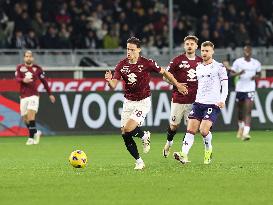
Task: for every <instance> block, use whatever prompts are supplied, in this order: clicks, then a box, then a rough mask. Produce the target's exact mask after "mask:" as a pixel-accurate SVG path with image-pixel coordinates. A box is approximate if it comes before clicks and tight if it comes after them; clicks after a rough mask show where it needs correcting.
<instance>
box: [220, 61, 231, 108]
mask: <svg viewBox="0 0 273 205" xmlns="http://www.w3.org/2000/svg"><path fill="white" fill-rule="evenodd" d="M219 78H220V80H221V91H222V92H221V95H220V102H218V103H217V105H218V106H219V108H224V107H225V102H226V99H227V96H228V76H227V71H226V68H225V67H224V66H222V67H221V68H220V69H219Z"/></svg>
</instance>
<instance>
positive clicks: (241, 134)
mask: <svg viewBox="0 0 273 205" xmlns="http://www.w3.org/2000/svg"><path fill="white" fill-rule="evenodd" d="M236 137H237V138H238V139H242V138H243V128H239V129H238V132H237V135H236Z"/></svg>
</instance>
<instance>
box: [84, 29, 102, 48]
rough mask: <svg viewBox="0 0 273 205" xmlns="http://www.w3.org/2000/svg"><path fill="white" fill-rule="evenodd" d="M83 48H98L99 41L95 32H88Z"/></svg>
mask: <svg viewBox="0 0 273 205" xmlns="http://www.w3.org/2000/svg"><path fill="white" fill-rule="evenodd" d="M84 43H85V44H84V48H88V49H95V48H98V47H99V41H98V38H97V35H96V32H95V31H92V30H89V31H88V32H87V35H86V36H85V38H84Z"/></svg>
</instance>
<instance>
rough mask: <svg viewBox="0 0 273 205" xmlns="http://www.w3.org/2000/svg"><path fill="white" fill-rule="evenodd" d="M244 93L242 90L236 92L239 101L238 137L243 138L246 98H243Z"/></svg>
mask: <svg viewBox="0 0 273 205" xmlns="http://www.w3.org/2000/svg"><path fill="white" fill-rule="evenodd" d="M243 94H244V93H241V92H238V93H237V94H236V102H237V111H238V131H237V135H236V137H237V138H238V139H241V138H242V136H243V130H244V126H245V123H244V100H243Z"/></svg>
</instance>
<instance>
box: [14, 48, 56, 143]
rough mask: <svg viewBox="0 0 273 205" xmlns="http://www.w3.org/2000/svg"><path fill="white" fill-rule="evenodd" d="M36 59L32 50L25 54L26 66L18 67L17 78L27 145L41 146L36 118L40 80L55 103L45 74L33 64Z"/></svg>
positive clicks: (20, 65)
mask: <svg viewBox="0 0 273 205" xmlns="http://www.w3.org/2000/svg"><path fill="white" fill-rule="evenodd" d="M33 62H34V58H33V55H32V52H31V51H30V50H28V51H26V52H25V53H24V64H19V65H17V67H16V72H15V77H16V80H17V81H18V82H19V83H20V111H21V116H22V118H23V121H24V123H25V124H26V126H27V128H28V130H29V138H28V140H27V142H26V145H34V144H39V141H40V136H41V134H42V133H41V131H40V130H37V128H36V122H35V117H36V114H37V112H38V108H39V93H38V91H37V81H38V79H39V80H40V81H41V82H42V83H43V85H44V87H45V89H46V91H47V93H48V95H49V99H50V101H51V102H52V103H54V102H55V97H54V96H53V95H52V94H51V91H50V88H49V87H48V83H47V81H46V80H45V73H44V71H43V70H42V68H41V67H40V66H38V65H36V64H33Z"/></svg>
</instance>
